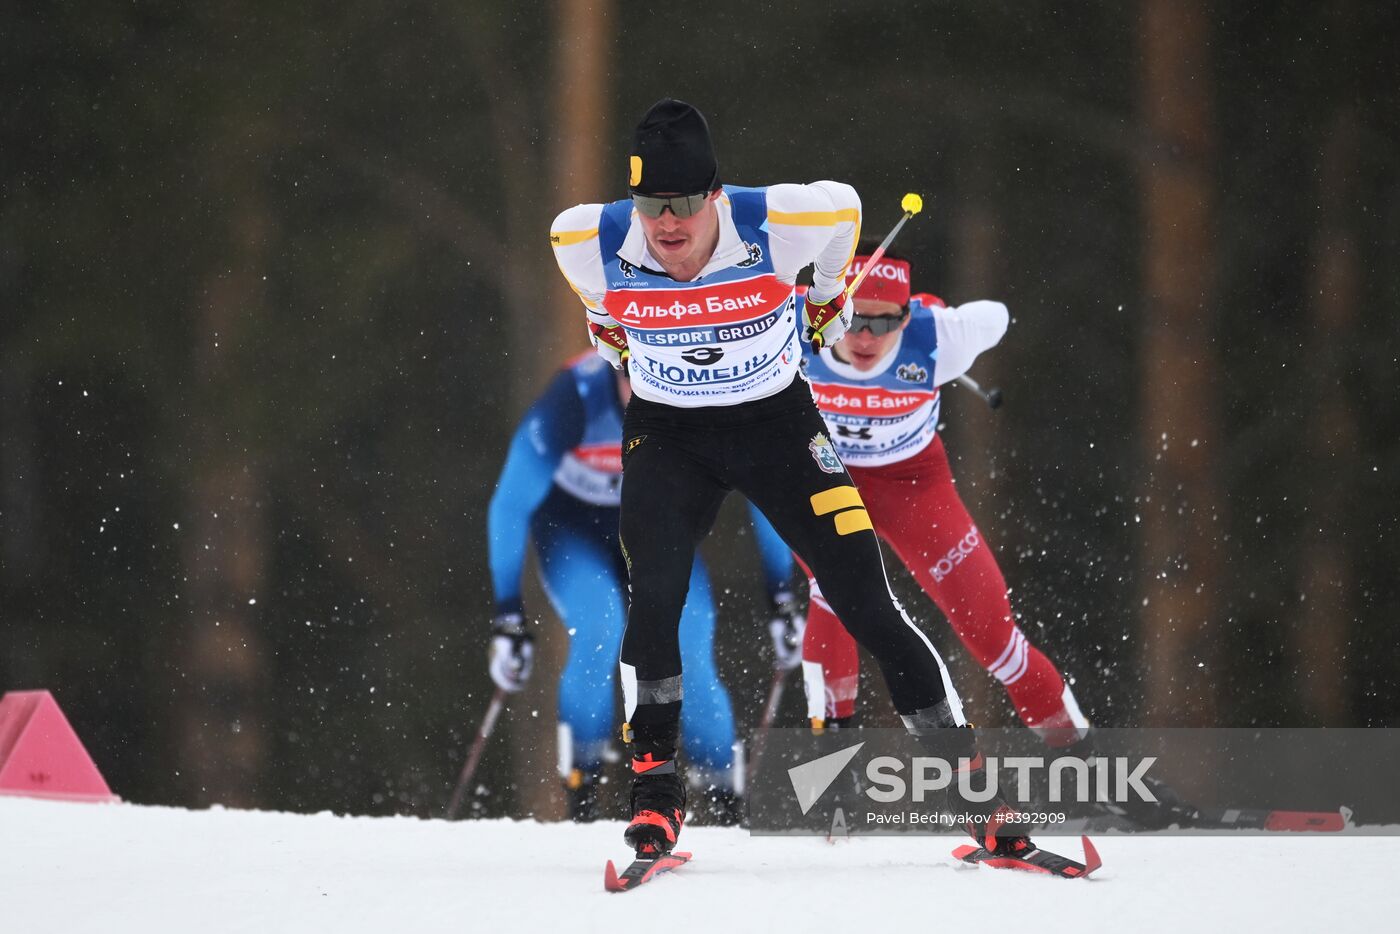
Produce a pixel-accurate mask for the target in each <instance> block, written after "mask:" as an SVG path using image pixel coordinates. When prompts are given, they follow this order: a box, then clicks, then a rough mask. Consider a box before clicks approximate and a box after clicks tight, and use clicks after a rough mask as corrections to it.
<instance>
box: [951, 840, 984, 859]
mask: <svg viewBox="0 0 1400 934" xmlns="http://www.w3.org/2000/svg"><path fill="white" fill-rule="evenodd" d="M979 849H981V847H976V846H973V845H972V844H970V843H964V844H963V845H962V846H960V847H958V848H956V849H955V850H953V856H954V857H955V858H957V859H962V860H965V859H967V858H968V857H969V856H971V855H972V854H973V853H976V852H977V851H978V850H979Z"/></svg>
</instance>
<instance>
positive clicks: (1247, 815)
mask: <svg viewBox="0 0 1400 934" xmlns="http://www.w3.org/2000/svg"><path fill="white" fill-rule="evenodd" d="M1350 817H1351V813H1350V812H1349V811H1348V810H1347V809H1346V808H1338V809H1337V810H1335V811H1267V810H1262V809H1259V808H1202V809H1201V810H1199V811H1198V812H1197V814H1196V819H1195V820H1193V821H1191V822H1190V823H1189V824H1186V826H1187V827H1198V828H1201V829H1209V830H1216V829H1225V828H1229V829H1232V830H1235V829H1239V830H1275V831H1292V832H1295V833H1299V832H1315V833H1339V832H1341V831H1343V830H1346V827H1347V820H1348V819H1349V818H1350Z"/></svg>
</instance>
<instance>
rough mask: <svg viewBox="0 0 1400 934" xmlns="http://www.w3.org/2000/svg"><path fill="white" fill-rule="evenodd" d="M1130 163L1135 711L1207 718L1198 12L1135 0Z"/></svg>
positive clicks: (1208, 530)
mask: <svg viewBox="0 0 1400 934" xmlns="http://www.w3.org/2000/svg"><path fill="white" fill-rule="evenodd" d="M1142 12H1143V15H1142V21H1141V38H1142V62H1143V75H1142V89H1141V90H1142V108H1143V123H1144V124H1145V129H1146V131H1147V136H1148V140H1149V147H1148V152H1147V155H1146V158H1145V162H1144V165H1143V167H1142V193H1143V222H1144V225H1145V229H1144V249H1145V269H1144V289H1145V300H1146V301H1145V308H1144V321H1143V344H1142V386H1141V407H1142V408H1141V428H1140V430H1141V437H1142V439H1143V440H1142V457H1143V458H1144V461H1145V463H1144V468H1145V469H1144V475H1143V477H1142V481H1141V482H1142V502H1141V503H1140V504H1139V511H1140V514H1141V517H1142V533H1141V535H1142V538H1141V543H1142V565H1141V567H1142V573H1143V578H1144V582H1143V587H1142V596H1143V607H1142V610H1141V612H1142V643H1141V644H1142V658H1143V663H1144V666H1145V669H1146V697H1145V709H1144V714H1145V719H1146V721H1147V722H1149V723H1155V724H1159V725H1172V726H1201V725H1209V724H1213V723H1215V722H1216V705H1217V698H1216V684H1217V683H1218V681H1219V679H1221V678H1222V677H1224V675H1225V673H1224V672H1223V671H1222V670H1221V669H1220V666H1219V658H1220V654H1219V651H1218V639H1217V637H1216V634H1215V633H1216V630H1215V628H1214V627H1216V626H1218V625H1220V621H1219V617H1218V599H1219V597H1218V593H1219V583H1220V581H1219V565H1218V558H1219V549H1218V545H1217V537H1218V536H1220V535H1222V534H1223V532H1224V528H1225V526H1224V522H1223V518H1224V517H1223V516H1222V514H1221V507H1222V505H1223V503H1222V496H1221V491H1220V480H1219V478H1218V476H1217V468H1216V464H1217V463H1218V461H1219V459H1220V456H1221V448H1220V444H1219V430H1218V427H1217V424H1216V419H1217V416H1216V413H1217V412H1218V410H1219V398H1218V396H1219V393H1218V390H1217V385H1218V371H1219V363H1218V362H1217V359H1216V351H1215V348H1214V345H1213V337H1214V320H1213V318H1214V309H1215V307H1216V302H1215V300H1214V297H1215V296H1214V293H1215V288H1216V286H1215V282H1216V270H1215V255H1214V243H1213V235H1214V234H1213V222H1212V211H1213V195H1212V178H1211V158H1212V155H1213V138H1212V135H1213V134H1212V131H1211V123H1212V119H1213V118H1212V113H1211V92H1212V89H1213V81H1212V76H1211V71H1210V62H1209V60H1208V57H1207V52H1208V46H1209V40H1210V32H1209V23H1208V18H1207V14H1206V12H1205V9H1204V7H1203V5H1202V4H1201V3H1200V2H1196V0H1191V2H1179V0H1144V3H1143V6H1142Z"/></svg>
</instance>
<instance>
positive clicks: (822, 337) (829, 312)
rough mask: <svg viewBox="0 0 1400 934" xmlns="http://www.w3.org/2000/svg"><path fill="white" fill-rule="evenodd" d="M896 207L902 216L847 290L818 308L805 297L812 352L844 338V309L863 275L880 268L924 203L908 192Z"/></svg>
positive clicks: (847, 318)
mask: <svg viewBox="0 0 1400 934" xmlns="http://www.w3.org/2000/svg"><path fill="white" fill-rule="evenodd" d="M899 206H900V207H902V208H903V209H904V216H903V217H901V218H900V219H899V222H898V223H897V224H895V225H894V229H893V230H891V231H890V232H889V233H888V234H886V235H885V239H884V240H882V241H880V245H879V246H878V247H876V248H875V252H874V253H871V254H870V259H869V261H867V262H866V264H865V266H864V267H863V268H862V269H861V271H860V272H859V273H858V274H857V275H856V277H855V278H854V279H852V280H851V284H850V285H848V286H846V289H845V291H843V292H838V293H836V295H834V296H833V297H832V298H831V299H829V300H827V301H825V302H822V303H821V304H814V303H813V302H812V296H811V293H810V292H809V293H808V294H807V302H806V304H805V305H804V306H803V309H802V319H803V321H802V323H803V324H804V325H806V327H805V328H804V329H803V332H802V336H803V337H804V338H805V339H806V340H807V342H808V343H809V344H811V345H812V349H813V350H821V349H822V348H823V347H830V346H831V345H832V344H835V343H836V342H837V341H839V340H840V339H841V338H842V337H844V336H845V335H846V329H847V328H849V327H850V325H851V315H850V312H848V311H847V310H846V306H847V305H848V304H850V301H851V296H852V295H855V294H856V289H858V288H860V283H861V280H863V279H864V278H865V276H866V274H867V273H869V272H870V270H871V269H873V268H875V267H876V266H877V265H879V263H880V260H881V259H883V258H884V256H885V251H886V250H888V249H889V248H890V244H891V243H893V242H894V238H895V236H896V235H897V234H898V233H899V231H900V229H901V228H902V227H903V226H904V225H905V223H907V222H908V220H909V218H911V217H913V216H914V215H915V214H918V213H919V212H920V211H922V210H923V209H924V199H923V198H922V197H920V196H919V195H916V194H914V192H912V191H911V192H909V193H908V194H907V195H905V196H904V197H903V198H901V199H900V202H899Z"/></svg>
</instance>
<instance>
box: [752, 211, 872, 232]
mask: <svg viewBox="0 0 1400 934" xmlns="http://www.w3.org/2000/svg"><path fill="white" fill-rule="evenodd" d="M842 221H848V222H850V223H852V224H858V223H860V208H842V209H841V210H839V211H797V212H790V211H769V212H768V223H770V224H788V225H791V226H793V227H833V226H835V225H836V224H839V223H841V222H842Z"/></svg>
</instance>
